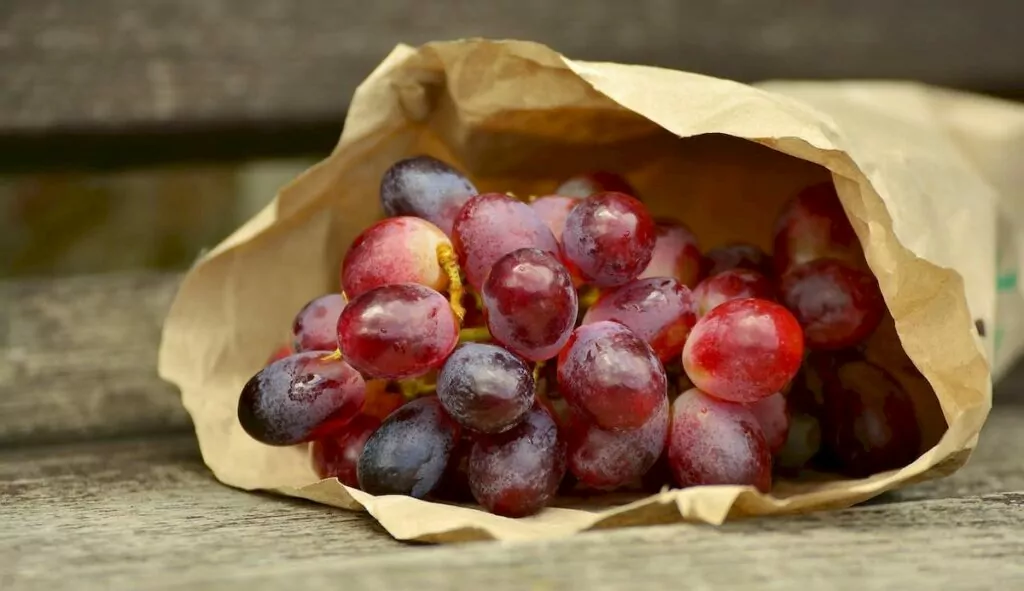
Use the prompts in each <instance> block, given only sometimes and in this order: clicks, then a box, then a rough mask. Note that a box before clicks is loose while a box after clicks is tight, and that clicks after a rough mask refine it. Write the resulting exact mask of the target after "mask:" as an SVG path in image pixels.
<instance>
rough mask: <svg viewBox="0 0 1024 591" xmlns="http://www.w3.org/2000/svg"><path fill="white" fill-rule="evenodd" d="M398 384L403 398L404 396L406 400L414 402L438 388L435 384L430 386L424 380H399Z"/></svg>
mask: <svg viewBox="0 0 1024 591" xmlns="http://www.w3.org/2000/svg"><path fill="white" fill-rule="evenodd" d="M396 383H397V384H398V388H399V389H400V390H401V391H402V396H404V397H405V399H406V400H413V399H414V398H418V397H420V396H422V395H423V394H429V393H431V392H433V391H434V390H435V388H436V386H435V385H434V384H430V383H428V382H427V381H426V380H424V379H422V378H411V379H408V380H399V381H398V382H396Z"/></svg>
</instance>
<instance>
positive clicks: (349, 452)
mask: <svg viewBox="0 0 1024 591" xmlns="http://www.w3.org/2000/svg"><path fill="white" fill-rule="evenodd" d="M379 427H380V419H377V418H375V417H371V416H367V415H364V414H360V415H356V418H354V419H352V420H351V421H350V422H349V423H348V424H347V425H345V427H344V428H342V430H341V431H339V432H337V433H332V434H331V435H328V436H327V437H324V438H323V439H317V440H316V441H314V442H313V445H312V448H311V452H310V454H311V455H312V456H313V469H314V470H316V474H317V476H319V477H320V478H337V479H338V480H340V481H341V483H342V484H344V485H345V486H351V487H358V486H359V479H358V478H357V477H356V465H357V464H358V463H359V456H360V454H362V453H363V446H365V445H366V440H367V439H369V438H370V435H372V434H373V432H374V431H376V430H377V429H378V428H379Z"/></svg>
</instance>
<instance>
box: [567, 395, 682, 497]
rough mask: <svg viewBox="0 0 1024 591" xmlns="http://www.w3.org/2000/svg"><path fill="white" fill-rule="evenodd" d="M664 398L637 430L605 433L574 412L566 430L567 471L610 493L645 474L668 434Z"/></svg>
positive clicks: (665, 399) (607, 431) (665, 400)
mask: <svg viewBox="0 0 1024 591" xmlns="http://www.w3.org/2000/svg"><path fill="white" fill-rule="evenodd" d="M668 407H669V405H668V398H663V399H661V400H660V401H659V402H658V406H657V407H655V409H654V412H653V413H652V414H651V415H650V417H648V419H647V421H646V422H644V423H643V424H642V425H641V426H640V427H639V428H636V429H630V430H628V431H609V430H607V429H602V428H600V427H598V426H597V425H594V424H593V423H591V422H590V421H588V420H587V419H586V418H585V417H582V416H580V415H579V414H578V413H576V412H571V413H570V414H569V420H568V425H567V428H566V440H567V442H568V446H569V448H568V463H569V471H570V472H572V474H573V475H574V476H576V478H578V479H579V481H580V482H582V483H583V484H585V485H587V486H589V487H591V488H595V489H598V490H611V489H616V488H620V487H622V486H626V485H627V484H631V483H633V482H635V481H637V480H638V479H640V478H641V477H643V476H644V474H646V473H647V472H648V471H649V470H650V469H651V467H652V466H654V465H655V462H656V461H657V460H658V457H659V456H660V455H661V454H662V451H663V450H664V448H665V437H666V435H667V433H668V414H669V413H668Z"/></svg>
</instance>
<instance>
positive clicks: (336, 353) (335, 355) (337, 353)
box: [320, 349, 344, 361]
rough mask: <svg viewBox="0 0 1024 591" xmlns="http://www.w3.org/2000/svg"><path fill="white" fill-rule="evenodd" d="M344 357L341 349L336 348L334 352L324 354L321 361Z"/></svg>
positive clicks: (339, 359)
mask: <svg viewBox="0 0 1024 591" xmlns="http://www.w3.org/2000/svg"><path fill="white" fill-rule="evenodd" d="M342 359H344V357H343V356H342V355H341V349H335V350H334V353H331V354H330V355H324V356H323V357H321V358H320V361H341V360H342Z"/></svg>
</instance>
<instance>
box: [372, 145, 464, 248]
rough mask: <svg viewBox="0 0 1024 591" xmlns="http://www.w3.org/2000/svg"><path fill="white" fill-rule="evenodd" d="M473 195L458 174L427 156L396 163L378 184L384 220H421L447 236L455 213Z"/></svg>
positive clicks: (462, 177) (446, 165) (460, 174)
mask: <svg viewBox="0 0 1024 591" xmlns="http://www.w3.org/2000/svg"><path fill="white" fill-rule="evenodd" d="M476 194H477V190H476V187H474V186H473V183H471V182H469V180H468V179H467V178H466V177H465V176H464V175H463V174H462V173H460V172H459V171H457V170H455V169H454V168H452V167H451V166H449V165H448V164H445V163H444V162H441V161H440V160H438V159H436V158H432V157H430V156H416V157H413V158H406V159H404V160H399V161H398V162H396V163H395V164H394V165H392V166H391V168H389V169H388V170H387V172H385V173H384V177H383V178H382V179H381V183H380V202H381V206H382V207H383V208H384V213H385V214H387V215H388V217H395V216H402V215H409V216H416V217H419V218H423V219H425V220H427V221H429V222H431V223H433V224H434V225H435V226H437V227H438V228H441V230H442V231H443V232H444V233H445V234H448V235H449V236H451V233H452V222H454V221H455V216H456V215H458V213H459V209H460V208H461V207H462V205H463V204H464V203H466V201H468V200H469V198H470V197H472V196H473V195H476Z"/></svg>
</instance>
